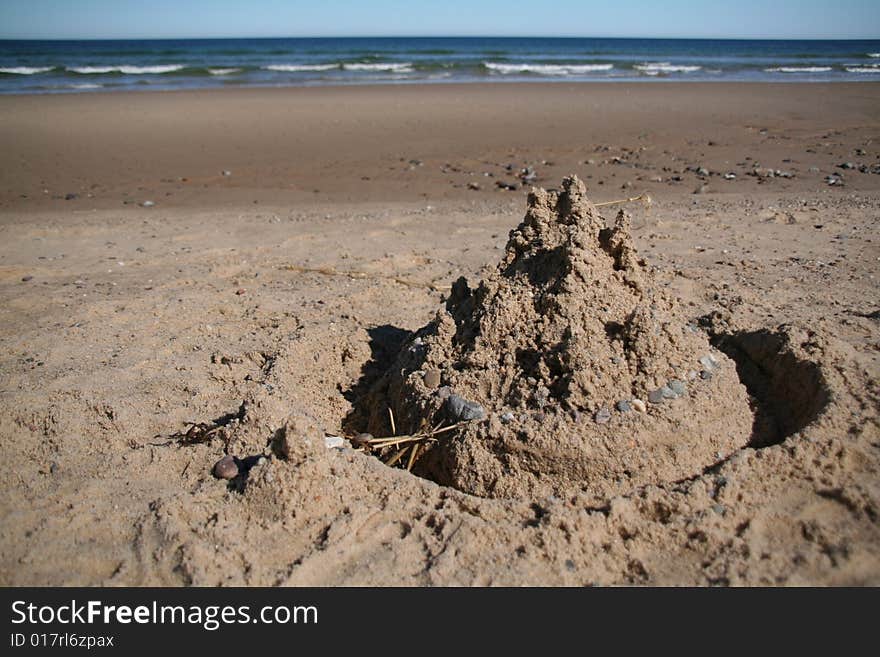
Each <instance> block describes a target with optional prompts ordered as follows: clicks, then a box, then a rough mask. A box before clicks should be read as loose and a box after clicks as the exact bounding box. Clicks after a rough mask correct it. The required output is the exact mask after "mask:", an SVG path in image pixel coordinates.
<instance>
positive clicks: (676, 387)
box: [667, 379, 687, 397]
mask: <svg viewBox="0 0 880 657" xmlns="http://www.w3.org/2000/svg"><path fill="white" fill-rule="evenodd" d="M667 385H668V386H669V387H670V388H671V389H672V392H674V393H675V396H676V397H681V396H682V395H686V394H687V386H686V385H685V384H684V381H679V380H678V379H672V380H671V381H669V383H668V384H667Z"/></svg>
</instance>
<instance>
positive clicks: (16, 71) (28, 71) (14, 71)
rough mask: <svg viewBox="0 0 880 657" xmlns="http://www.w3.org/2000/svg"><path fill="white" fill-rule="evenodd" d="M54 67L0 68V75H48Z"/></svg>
mask: <svg viewBox="0 0 880 657" xmlns="http://www.w3.org/2000/svg"><path fill="white" fill-rule="evenodd" d="M53 68H55V67H54V66H10V67H9V68H0V73H7V74H9V75H36V74H38V73H48V72H49V71H51V70H52V69H53Z"/></svg>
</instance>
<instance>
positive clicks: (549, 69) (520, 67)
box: [483, 62, 614, 75]
mask: <svg viewBox="0 0 880 657" xmlns="http://www.w3.org/2000/svg"><path fill="white" fill-rule="evenodd" d="M483 66H485V67H486V68H487V69H489V70H490V71H495V72H497V73H501V74H502V75H510V74H513V73H538V74H541V75H582V74H584V73H595V72H598V71H610V70H611V69H612V68H614V64H498V63H495V62H483Z"/></svg>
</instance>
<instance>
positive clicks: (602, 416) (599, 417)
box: [593, 406, 611, 424]
mask: <svg viewBox="0 0 880 657" xmlns="http://www.w3.org/2000/svg"><path fill="white" fill-rule="evenodd" d="M593 419H594V420H596V424H607V423H608V421H609V420H610V419H611V411H610V410H608V409H607V408H605V407H604V406H603V407H602V408H600V409H599V410H598V411H596V416H595V417H594V418H593Z"/></svg>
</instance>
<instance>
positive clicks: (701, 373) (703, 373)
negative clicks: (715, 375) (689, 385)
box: [700, 370, 712, 381]
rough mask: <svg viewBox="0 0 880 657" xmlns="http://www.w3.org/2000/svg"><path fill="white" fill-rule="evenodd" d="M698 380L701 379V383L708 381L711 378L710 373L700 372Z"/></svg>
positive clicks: (706, 371)
mask: <svg viewBox="0 0 880 657" xmlns="http://www.w3.org/2000/svg"><path fill="white" fill-rule="evenodd" d="M700 378H701V379H703V381H708V380H710V379H711V378H712V372H710V371H709V370H703V371H702V372H700Z"/></svg>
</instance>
